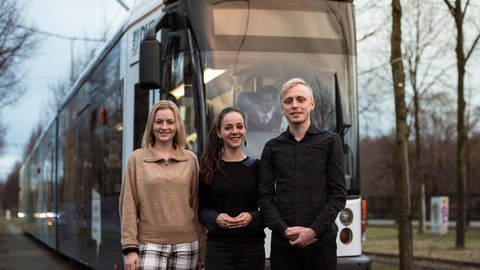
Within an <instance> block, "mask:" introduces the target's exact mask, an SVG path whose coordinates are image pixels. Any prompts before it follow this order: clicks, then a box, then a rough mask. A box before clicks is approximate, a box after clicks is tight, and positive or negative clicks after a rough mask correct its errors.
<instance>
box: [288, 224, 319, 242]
mask: <svg viewBox="0 0 480 270" xmlns="http://www.w3.org/2000/svg"><path fill="white" fill-rule="evenodd" d="M284 234H285V236H286V237H287V238H288V239H289V242H290V245H292V246H298V247H306V246H308V245H310V244H312V243H315V242H316V241H317V238H316V237H317V234H316V233H315V231H313V230H312V229H311V228H307V227H300V226H295V227H288V228H287V229H286V230H285V233H284Z"/></svg>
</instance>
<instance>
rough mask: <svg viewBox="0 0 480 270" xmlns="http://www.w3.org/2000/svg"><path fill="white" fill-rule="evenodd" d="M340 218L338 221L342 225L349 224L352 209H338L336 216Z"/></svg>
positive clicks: (350, 222)
mask: <svg viewBox="0 0 480 270" xmlns="http://www.w3.org/2000/svg"><path fill="white" fill-rule="evenodd" d="M338 218H339V219H340V222H341V223H342V224H343V226H349V225H350V224H352V221H353V213H352V210H350V209H348V208H345V209H343V210H342V211H340V214H339V216H338Z"/></svg>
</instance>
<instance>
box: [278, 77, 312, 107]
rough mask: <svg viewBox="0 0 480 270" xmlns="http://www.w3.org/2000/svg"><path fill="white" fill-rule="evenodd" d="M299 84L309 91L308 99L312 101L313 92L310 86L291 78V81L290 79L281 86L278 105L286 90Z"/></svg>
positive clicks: (298, 79)
mask: <svg viewBox="0 0 480 270" xmlns="http://www.w3.org/2000/svg"><path fill="white" fill-rule="evenodd" d="M299 84H303V85H305V86H306V87H307V88H308V90H309V91H310V97H311V98H312V100H313V91H312V88H311V87H310V85H308V84H307V83H306V82H305V81H304V80H303V79H300V78H293V79H290V80H288V81H287V82H286V83H284V84H283V86H282V90H281V91H280V104H281V103H282V102H283V96H284V95H285V91H287V90H288V89H290V88H292V87H294V86H297V85H299Z"/></svg>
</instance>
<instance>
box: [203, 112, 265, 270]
mask: <svg viewBox="0 0 480 270" xmlns="http://www.w3.org/2000/svg"><path fill="white" fill-rule="evenodd" d="M246 135H247V127H246V123H245V114H244V113H243V112H242V111H240V110H238V109H237V108H234V107H227V108H225V109H223V110H222V111H221V112H220V114H219V115H218V116H217V118H216V121H215V122H214V124H213V126H212V128H211V130H210V133H209V135H208V139H207V144H206V149H205V153H204V154H203V155H202V157H201V159H200V170H201V172H200V192H199V196H200V202H199V207H198V208H199V212H200V219H201V221H202V223H203V224H204V226H205V227H206V228H207V230H208V234H207V250H206V258H205V269H207V270H215V269H219V270H229V269H249V270H250V269H251V270H255V269H259V270H260V269H264V267H265V249H264V239H265V233H264V231H263V229H264V225H263V222H262V217H261V215H260V213H259V211H258V206H257V190H258V178H259V160H258V159H253V158H250V157H247V156H246V155H245V154H244V153H243V150H242V145H243V144H244V142H245V136H246Z"/></svg>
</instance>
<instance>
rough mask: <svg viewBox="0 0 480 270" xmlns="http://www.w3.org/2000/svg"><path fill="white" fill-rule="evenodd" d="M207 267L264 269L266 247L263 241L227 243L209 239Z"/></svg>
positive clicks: (206, 257) (247, 269) (218, 268)
mask: <svg viewBox="0 0 480 270" xmlns="http://www.w3.org/2000/svg"><path fill="white" fill-rule="evenodd" d="M205 269H208V270H263V269H265V248H264V245H263V244H262V243H243V244H226V243H220V242H211V241H207V251H206V255H205Z"/></svg>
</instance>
